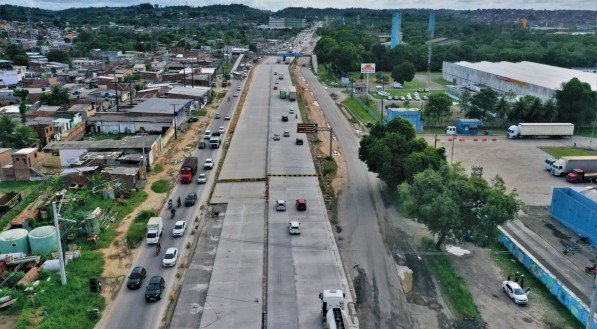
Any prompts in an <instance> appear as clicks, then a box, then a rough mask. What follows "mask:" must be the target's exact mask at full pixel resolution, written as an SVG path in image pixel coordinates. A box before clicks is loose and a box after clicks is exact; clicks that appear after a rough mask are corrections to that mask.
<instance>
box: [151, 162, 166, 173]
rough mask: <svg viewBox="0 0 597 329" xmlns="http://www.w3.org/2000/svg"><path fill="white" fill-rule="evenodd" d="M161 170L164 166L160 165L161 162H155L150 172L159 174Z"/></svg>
mask: <svg viewBox="0 0 597 329" xmlns="http://www.w3.org/2000/svg"><path fill="white" fill-rule="evenodd" d="M162 171H164V166H162V165H161V164H156V165H155V166H153V167H152V168H151V173H153V174H159V173H161V172H162Z"/></svg>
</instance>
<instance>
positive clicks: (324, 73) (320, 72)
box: [317, 65, 339, 87]
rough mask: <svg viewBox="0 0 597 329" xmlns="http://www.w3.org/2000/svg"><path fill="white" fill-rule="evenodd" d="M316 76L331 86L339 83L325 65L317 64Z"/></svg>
mask: <svg viewBox="0 0 597 329" xmlns="http://www.w3.org/2000/svg"><path fill="white" fill-rule="evenodd" d="M317 76H318V78H319V81H321V82H322V83H323V84H324V85H326V86H328V87H329V86H333V87H338V86H339V84H338V82H337V81H336V78H335V77H334V76H333V75H332V74H331V73H330V71H329V70H328V68H327V67H326V66H325V65H319V66H318V68H317Z"/></svg>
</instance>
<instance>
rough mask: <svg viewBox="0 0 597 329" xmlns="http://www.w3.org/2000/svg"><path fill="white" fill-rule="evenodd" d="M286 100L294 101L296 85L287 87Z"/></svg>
mask: <svg viewBox="0 0 597 329" xmlns="http://www.w3.org/2000/svg"><path fill="white" fill-rule="evenodd" d="M288 100H289V101H295V100H296V87H290V88H289V89H288Z"/></svg>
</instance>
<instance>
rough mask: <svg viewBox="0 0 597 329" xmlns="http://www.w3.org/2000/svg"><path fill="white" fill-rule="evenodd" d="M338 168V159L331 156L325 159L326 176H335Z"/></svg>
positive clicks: (323, 171)
mask: <svg viewBox="0 0 597 329" xmlns="http://www.w3.org/2000/svg"><path fill="white" fill-rule="evenodd" d="M336 170H338V165H336V161H334V159H332V158H330V157H326V158H325V160H324V161H323V169H322V174H323V175H324V176H334V175H335V173H336Z"/></svg>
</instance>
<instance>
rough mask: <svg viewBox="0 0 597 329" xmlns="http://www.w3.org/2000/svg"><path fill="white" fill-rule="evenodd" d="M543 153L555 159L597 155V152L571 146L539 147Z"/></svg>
mask: <svg viewBox="0 0 597 329" xmlns="http://www.w3.org/2000/svg"><path fill="white" fill-rule="evenodd" d="M539 148H540V149H541V150H543V152H545V153H547V154H549V155H551V156H553V157H554V158H561V157H565V156H584V155H597V151H593V150H585V149H579V148H575V147H569V146H558V147H552V146H542V147H539Z"/></svg>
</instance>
